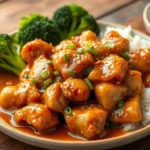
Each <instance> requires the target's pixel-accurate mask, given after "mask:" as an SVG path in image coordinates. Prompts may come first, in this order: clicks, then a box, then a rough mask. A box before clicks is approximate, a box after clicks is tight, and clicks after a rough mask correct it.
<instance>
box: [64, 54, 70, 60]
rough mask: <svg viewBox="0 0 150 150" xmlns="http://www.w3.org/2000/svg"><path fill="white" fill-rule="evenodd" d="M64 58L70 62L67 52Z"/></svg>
mask: <svg viewBox="0 0 150 150" xmlns="http://www.w3.org/2000/svg"><path fill="white" fill-rule="evenodd" d="M64 60H65V62H69V60H70V58H69V56H68V55H67V54H65V55H64Z"/></svg>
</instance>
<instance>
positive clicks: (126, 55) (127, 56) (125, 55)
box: [122, 52, 130, 59]
mask: <svg viewBox="0 0 150 150" xmlns="http://www.w3.org/2000/svg"><path fill="white" fill-rule="evenodd" d="M122 57H123V58H124V59H128V58H130V57H129V54H128V52H124V53H122Z"/></svg>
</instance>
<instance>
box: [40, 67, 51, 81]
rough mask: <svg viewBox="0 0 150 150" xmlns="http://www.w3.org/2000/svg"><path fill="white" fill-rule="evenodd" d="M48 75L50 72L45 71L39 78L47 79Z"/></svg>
mask: <svg viewBox="0 0 150 150" xmlns="http://www.w3.org/2000/svg"><path fill="white" fill-rule="evenodd" d="M49 75H50V71H49V70H48V69H45V70H43V71H42V72H41V73H40V77H41V78H43V79H45V78H47V77H48V76H49Z"/></svg>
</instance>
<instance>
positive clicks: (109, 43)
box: [105, 42, 115, 49]
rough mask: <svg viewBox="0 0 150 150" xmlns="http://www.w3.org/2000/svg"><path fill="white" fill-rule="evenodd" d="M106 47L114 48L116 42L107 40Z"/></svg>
mask: <svg viewBox="0 0 150 150" xmlns="http://www.w3.org/2000/svg"><path fill="white" fill-rule="evenodd" d="M105 47H107V48H111V49H112V48H114V47H115V44H114V43H112V42H106V43H105Z"/></svg>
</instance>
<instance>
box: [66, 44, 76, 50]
mask: <svg viewBox="0 0 150 150" xmlns="http://www.w3.org/2000/svg"><path fill="white" fill-rule="evenodd" d="M67 48H69V49H75V48H76V45H75V44H73V43H72V44H68V45H67Z"/></svg>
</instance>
